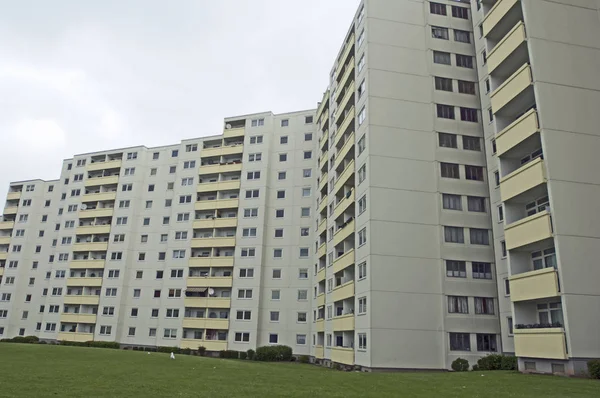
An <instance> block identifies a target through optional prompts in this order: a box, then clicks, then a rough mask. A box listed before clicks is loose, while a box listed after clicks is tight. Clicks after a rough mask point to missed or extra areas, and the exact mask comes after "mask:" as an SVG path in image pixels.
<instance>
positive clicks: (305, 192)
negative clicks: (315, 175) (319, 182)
mask: <svg viewBox="0 0 600 398" xmlns="http://www.w3.org/2000/svg"><path fill="white" fill-rule="evenodd" d="M302 197H303V198H309V197H310V188H302Z"/></svg>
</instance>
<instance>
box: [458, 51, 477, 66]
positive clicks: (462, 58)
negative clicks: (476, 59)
mask: <svg viewBox="0 0 600 398" xmlns="http://www.w3.org/2000/svg"><path fill="white" fill-rule="evenodd" d="M456 66H458V67H461V68H469V69H473V57H471V56H470V55H461V54H456Z"/></svg>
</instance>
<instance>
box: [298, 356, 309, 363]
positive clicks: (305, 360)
mask: <svg viewBox="0 0 600 398" xmlns="http://www.w3.org/2000/svg"><path fill="white" fill-rule="evenodd" d="M298 362H300V363H309V362H310V357H309V356H308V355H300V356H299V357H298Z"/></svg>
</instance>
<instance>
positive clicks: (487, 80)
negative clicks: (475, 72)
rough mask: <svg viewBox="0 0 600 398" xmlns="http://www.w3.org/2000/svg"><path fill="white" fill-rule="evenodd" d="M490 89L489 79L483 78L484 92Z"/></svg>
mask: <svg viewBox="0 0 600 398" xmlns="http://www.w3.org/2000/svg"><path fill="white" fill-rule="evenodd" d="M491 90H492V87H491V85H490V79H486V80H485V92H486V93H489V92H490V91H491Z"/></svg>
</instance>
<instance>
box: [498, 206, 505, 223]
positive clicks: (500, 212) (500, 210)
mask: <svg viewBox="0 0 600 398" xmlns="http://www.w3.org/2000/svg"><path fill="white" fill-rule="evenodd" d="M502 221H504V207H503V206H502V205H500V206H498V222H502Z"/></svg>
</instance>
